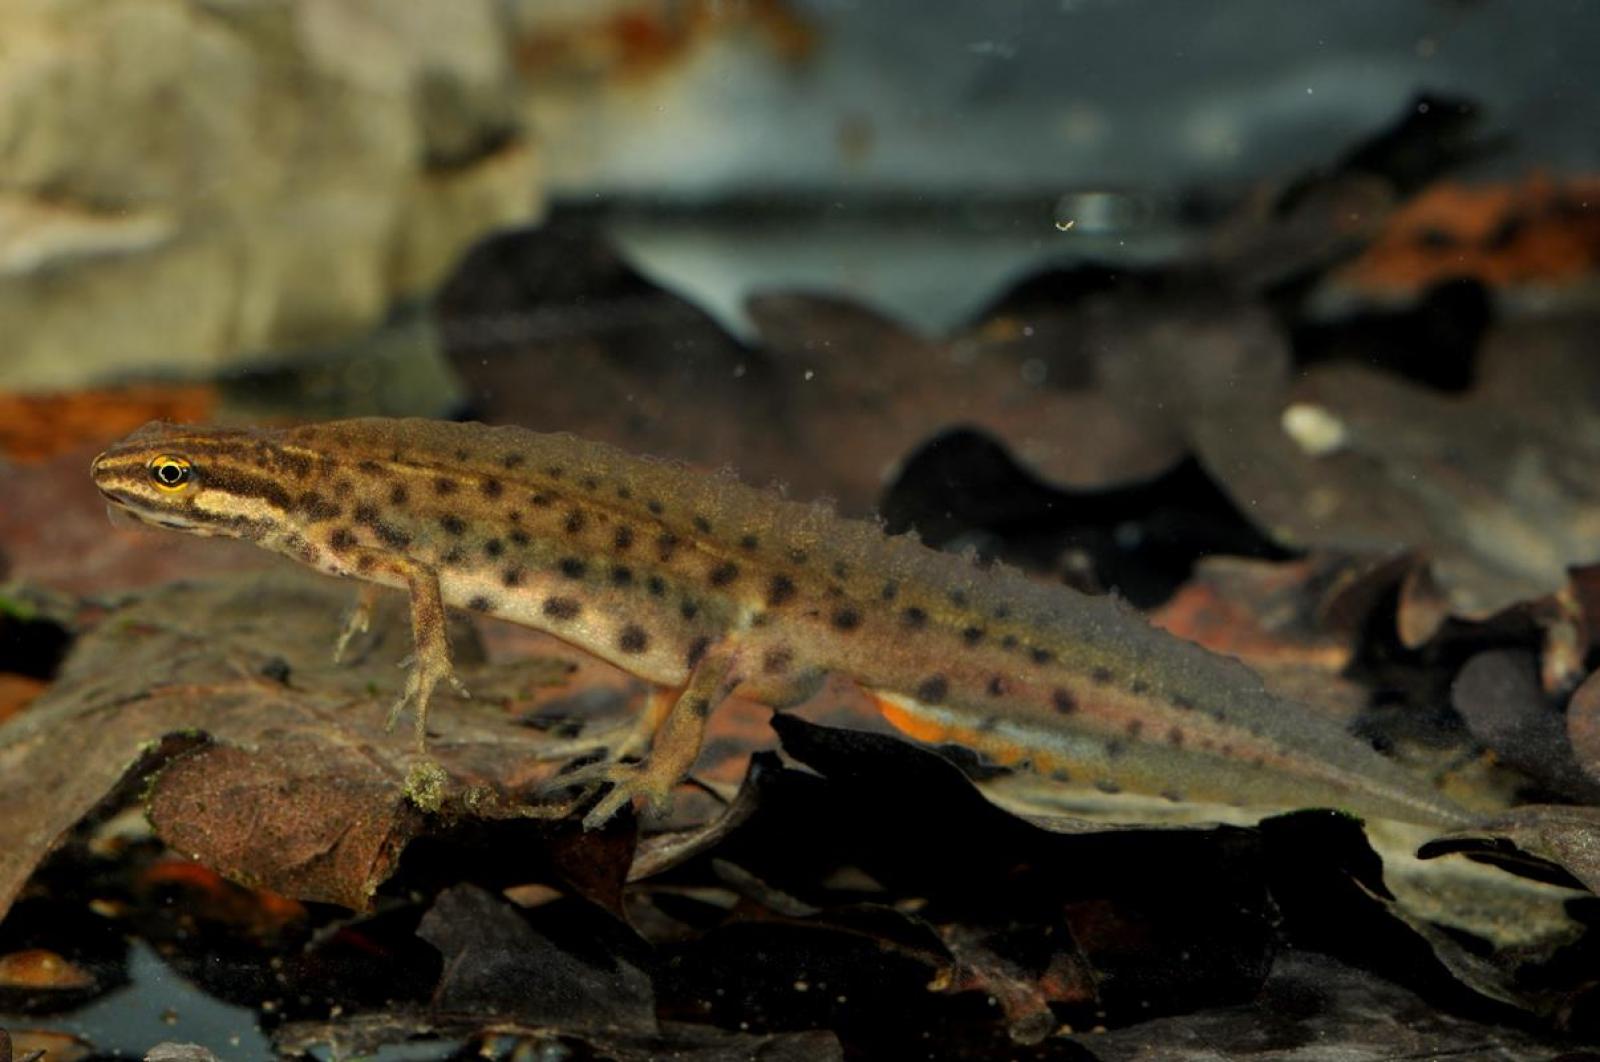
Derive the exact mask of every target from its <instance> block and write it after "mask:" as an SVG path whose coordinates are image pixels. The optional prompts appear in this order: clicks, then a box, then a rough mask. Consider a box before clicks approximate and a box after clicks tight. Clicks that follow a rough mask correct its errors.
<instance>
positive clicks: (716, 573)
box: [710, 561, 739, 586]
mask: <svg viewBox="0 0 1600 1062" xmlns="http://www.w3.org/2000/svg"><path fill="white" fill-rule="evenodd" d="M710 578H711V585H712V586H727V585H728V584H729V583H731V582H733V581H734V580H735V579H737V578H739V566H738V565H737V564H734V563H732V562H730V561H724V562H723V563H721V564H719V565H717V566H716V567H715V568H712V569H711V576H710Z"/></svg>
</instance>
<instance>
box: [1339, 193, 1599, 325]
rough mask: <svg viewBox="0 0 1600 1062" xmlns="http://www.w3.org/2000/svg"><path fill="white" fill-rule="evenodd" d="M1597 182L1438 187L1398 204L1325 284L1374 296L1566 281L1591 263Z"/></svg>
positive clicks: (1596, 222)
mask: <svg viewBox="0 0 1600 1062" xmlns="http://www.w3.org/2000/svg"><path fill="white" fill-rule="evenodd" d="M1597 204H1600V180H1596V179H1595V178H1593V177H1587V178H1569V179H1554V178H1550V177H1545V176H1535V177H1531V178H1529V179H1528V180H1526V181H1524V182H1522V183H1520V184H1500V185H1472V186H1468V185H1464V184H1459V183H1455V182H1450V181H1443V182H1440V183H1438V184H1435V185H1433V186H1432V187H1430V188H1428V189H1426V190H1424V191H1423V192H1422V194H1420V195H1418V196H1417V197H1416V198H1414V199H1412V200H1411V201H1410V202H1407V203H1405V204H1404V205H1403V206H1401V207H1399V208H1398V209H1397V210H1396V211H1395V212H1394V214H1393V216H1392V217H1390V218H1389V219H1388V221H1387V223H1386V225H1385V226H1384V229H1383V232H1382V234H1381V235H1380V236H1379V237H1378V238H1377V239H1376V240H1375V241H1374V242H1373V243H1372V245H1371V246H1369V247H1368V248H1366V250H1365V251H1364V252H1363V253H1362V254H1361V255H1360V257H1358V258H1356V259H1355V260H1353V261H1351V262H1350V263H1349V264H1347V265H1345V266H1344V267H1343V268H1341V269H1340V270H1338V271H1337V272H1336V273H1335V274H1333V276H1332V277H1330V278H1329V280H1330V283H1332V284H1333V285H1335V286H1337V287H1341V288H1346V289H1349V290H1352V291H1355V292H1357V293H1362V294H1367V295H1373V296H1377V297H1381V298H1384V299H1394V298H1396V297H1406V296H1413V295H1415V294H1416V293H1418V292H1419V291H1421V290H1422V289H1423V288H1425V287H1427V286H1428V285H1429V284H1434V283H1437V282H1439V281H1442V280H1451V279H1457V278H1460V277H1472V278H1474V279H1476V280H1479V281H1481V282H1483V283H1485V284H1490V285H1493V286H1496V287H1512V286H1516V285H1522V284H1534V283H1537V284H1543V285H1548V284H1553V283H1554V284H1570V283H1573V282H1575V281H1578V280H1580V279H1581V278H1583V277H1586V276H1589V275H1590V274H1592V272H1593V270H1594V265H1595V261H1596V260H1597V258H1600V205H1597Z"/></svg>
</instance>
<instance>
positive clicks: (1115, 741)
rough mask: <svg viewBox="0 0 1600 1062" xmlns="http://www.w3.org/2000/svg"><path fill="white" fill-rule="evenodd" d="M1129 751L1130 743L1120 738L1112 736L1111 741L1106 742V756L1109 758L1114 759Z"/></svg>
mask: <svg viewBox="0 0 1600 1062" xmlns="http://www.w3.org/2000/svg"><path fill="white" fill-rule="evenodd" d="M1127 751H1128V743H1127V742H1125V741H1123V740H1121V739H1120V738H1112V739H1111V740H1110V741H1108V742H1106V757H1107V758H1108V759H1113V760H1114V759H1116V758H1117V757H1118V756H1121V755H1122V754H1123V753H1124V752H1127Z"/></svg>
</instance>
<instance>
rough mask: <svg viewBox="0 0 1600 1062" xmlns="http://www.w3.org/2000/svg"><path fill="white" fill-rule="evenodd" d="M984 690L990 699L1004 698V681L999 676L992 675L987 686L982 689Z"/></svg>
mask: <svg viewBox="0 0 1600 1062" xmlns="http://www.w3.org/2000/svg"><path fill="white" fill-rule="evenodd" d="M984 689H985V690H986V691H987V692H988V694H989V696H991V697H1004V696H1005V693H1006V680H1005V679H1003V678H1001V677H1000V676H999V675H992V676H990V678H989V685H988V686H986V687H984Z"/></svg>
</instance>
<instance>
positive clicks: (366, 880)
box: [0, 569, 565, 912]
mask: <svg viewBox="0 0 1600 1062" xmlns="http://www.w3.org/2000/svg"><path fill="white" fill-rule="evenodd" d="M350 593H351V591H350V589H349V588H348V587H347V586H345V585H341V584H339V583H337V582H336V581H333V580H327V579H322V578H317V577H312V576H308V575H305V574H303V573H299V572H295V571H289V570H287V569H282V570H278V571H274V572H272V573H269V574H265V575H258V576H239V577H234V578H231V579H228V580H223V581H218V582H214V583H208V584H202V585H175V586H170V587H166V588H163V589H161V590H158V591H155V592H153V593H151V594H150V595H149V596H148V597H146V598H144V599H143V600H141V601H139V602H137V603H135V604H133V605H131V606H129V607H127V608H125V609H123V610H121V611H118V612H116V613H113V614H112V615H111V616H110V617H109V618H108V619H107V620H106V621H105V622H104V623H103V624H102V625H101V626H100V627H99V628H98V629H97V630H95V631H94V632H92V633H90V634H88V635H87V636H85V637H84V638H83V639H82V640H81V642H80V644H79V645H78V646H77V648H76V650H75V651H74V652H73V653H72V654H71V656H70V657H69V658H68V660H67V662H66V663H65V665H64V667H63V671H62V675H61V677H60V679H59V680H58V681H57V683H56V684H55V686H54V687H53V688H52V689H51V690H50V691H49V693H47V694H46V695H45V696H43V697H41V698H39V700H37V701H36V702H35V703H34V704H33V705H32V706H31V707H30V709H29V710H28V711H27V712H25V713H24V714H23V715H21V716H19V717H18V718H16V719H14V720H12V721H11V722H10V723H8V724H6V725H5V726H4V727H3V728H0V912H3V911H4V910H5V909H6V908H8V907H9V906H10V903H11V901H12V900H13V898H14V897H15V896H16V894H17V891H18V890H19V889H20V888H21V886H22V884H23V882H24V881H25V880H26V878H27V877H28V875H29V873H30V872H31V870H32V869H33V867H34V866H35V865H36V864H37V863H38V861H39V860H40V859H42V858H43V857H44V856H45V855H46V854H47V853H48V852H49V851H50V849H51V848H53V847H54V846H55V845H56V844H58V843H59V842H60V840H61V839H62V838H63V837H64V836H65V835H66V833H67V832H68V831H69V830H71V829H72V827H73V826H74V824H76V823H77V822H78V821H79V820H80V819H81V818H83V817H84V816H85V815H86V814H88V813H89V811H90V810H91V809H93V808H94V807H95V805H96V804H97V803H99V802H100V801H101V800H102V799H103V798H105V797H106V795H107V794H108V793H110V792H112V791H113V790H115V789H116V788H117V787H118V786H119V784H120V783H121V782H122V781H123V779H124V777H125V776H126V775H127V774H128V773H129V771H130V770H132V769H133V768H134V767H135V766H136V765H137V764H138V763H139V762H140V760H141V757H142V756H144V755H145V754H146V753H147V752H150V751H151V750H157V749H159V747H160V745H161V743H162V740H163V739H164V738H166V737H168V736H169V735H189V736H190V738H191V741H190V743H191V745H192V744H193V739H195V738H198V737H200V736H204V738H206V739H208V740H209V743H210V744H209V745H208V746H207V747H204V748H200V749H198V750H196V751H191V752H189V753H187V754H185V755H181V756H179V758H178V759H177V760H176V761H175V762H173V763H171V764H170V765H168V766H167V767H166V769H165V770H164V771H163V772H162V773H161V774H160V775H158V776H157V778H156V780H155V782H154V785H153V787H152V789H151V792H150V810H151V814H152V817H153V819H154V821H155V823H156V825H157V828H158V830H159V831H160V832H161V833H162V835H163V837H164V839H165V840H167V842H168V843H169V844H172V845H173V846H174V847H176V848H178V849H179V850H180V851H183V852H184V853H186V854H188V855H191V856H194V857H196V858H199V859H201V860H202V861H204V862H206V863H208V864H210V865H212V866H215V867H217V868H219V869H222V870H224V871H225V872H227V873H228V874H230V875H232V876H236V877H238V878H240V879H241V880H244V881H248V882H251V883H253V884H257V885H260V886H263V887H267V888H271V889H274V890H276V891H279V892H283V893H285V894H288V895H293V896H299V897H305V898H318V899H328V900H333V901H335V902H340V903H345V904H349V905H351V906H360V905H362V904H363V903H364V902H365V900H366V899H367V898H368V897H370V895H371V892H372V890H373V888H374V887H376V885H377V884H378V883H379V882H380V881H382V880H383V878H384V877H385V875H386V874H387V873H388V871H389V870H390V869H391V868H392V866H393V864H394V860H395V858H396V857H397V856H398V854H399V850H400V849H401V847H403V845H404V844H405V842H406V841H407V840H408V839H409V838H410V837H412V836H413V835H415V834H416V833H417V832H418V831H419V830H420V829H422V827H423V825H424V823H425V821H430V818H429V817H430V816H434V817H442V818H444V819H446V820H448V819H450V818H453V817H483V818H494V817H500V816H512V815H515V814H517V809H518V808H519V807H521V806H523V804H524V803H525V801H526V798H527V796H528V791H529V789H530V787H531V786H532V785H533V784H534V783H536V782H537V781H538V780H539V779H540V778H542V777H543V776H544V775H545V774H546V773H548V772H549V771H550V770H551V768H552V765H551V764H541V763H537V762H535V759H534V755H533V754H534V752H535V750H536V749H537V747H538V746H539V745H540V744H541V743H543V742H545V741H547V740H548V738H547V737H545V736H544V735H542V734H540V733H538V732H537V731H535V730H533V729H531V728H529V727H526V726H523V725H520V724H519V722H518V721H517V717H518V715H519V713H518V712H517V711H516V710H515V707H516V706H515V704H514V703H511V702H510V701H508V700H507V699H506V695H505V694H504V693H502V691H501V689H500V688H498V687H497V683H498V682H499V681H500V673H499V672H496V671H495V670H494V669H489V670H487V671H485V670H483V669H482V668H481V665H482V660H481V656H480V655H479V654H478V653H477V652H476V651H475V649H474V639H473V637H472V634H471V631H470V628H465V627H460V626H458V627H457V628H456V629H455V631H454V633H453V639H454V642H455V646H456V649H455V656H456V661H457V669H458V673H459V674H460V675H461V677H462V679H463V681H464V682H466V683H468V684H469V687H470V686H472V685H477V693H478V696H476V697H474V699H472V700H471V701H463V700H461V699H460V698H459V697H456V696H454V695H452V694H451V693H449V691H448V690H446V689H444V688H441V690H440V691H439V692H437V693H435V695H434V711H433V713H432V714H431V715H430V725H431V728H432V729H433V730H434V731H436V736H435V737H433V738H432V739H431V741H430V745H429V750H428V754H429V757H430V761H429V762H431V763H434V764H436V765H437V768H438V769H437V773H434V774H431V775H429V774H427V773H422V774H419V773H417V772H418V771H419V769H421V768H425V767H426V766H427V765H426V764H425V763H424V761H423V760H421V759H420V758H419V757H418V755H417V754H416V753H415V751H414V750H413V748H412V745H411V739H410V737H409V735H408V734H406V733H404V728H402V732H398V733H395V734H386V733H384V731H383V725H382V724H383V717H384V715H385V710H386V708H387V705H388V703H389V702H390V700H391V699H392V698H393V697H394V696H395V695H396V694H397V692H398V689H399V687H400V685H401V684H402V682H403V680H404V672H402V671H401V670H400V669H399V668H398V667H396V663H397V661H398V660H399V659H400V657H401V656H403V655H404V654H405V653H406V652H407V651H408V650H409V641H410V639H409V632H408V628H407V626H406V622H405V620H404V617H403V604H404V602H403V600H402V599H401V597H400V595H393V597H392V598H390V599H387V600H386V601H385V602H384V608H383V609H382V610H380V614H379V616H377V617H375V625H374V629H373V632H372V635H371V636H370V637H369V638H368V639H367V640H366V641H365V643H364V644H363V645H360V646H358V647H357V654H358V655H357V659H355V660H354V661H353V662H352V664H351V666H347V667H337V666H335V665H333V664H332V663H331V661H330V660H329V647H330V646H331V645H332V640H333V637H334V634H335V632H336V630H337V626H338V621H339V619H340V616H341V613H342V612H343V610H344V608H346V607H347V606H348V604H349V600H350V599H349V597H348V596H347V595H349V594H350ZM528 666H533V667H537V666H538V663H537V661H533V662H530V663H529V665H528ZM558 673H560V674H565V668H564V667H560V668H559V671H558ZM480 677H482V678H483V679H484V680H485V681H484V682H483V683H482V684H479V683H477V682H476V680H477V679H479V678H480ZM169 750H170V746H169ZM168 754H169V755H170V751H169V752H168ZM424 782H426V784H422V783H424ZM424 812H427V814H424Z"/></svg>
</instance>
